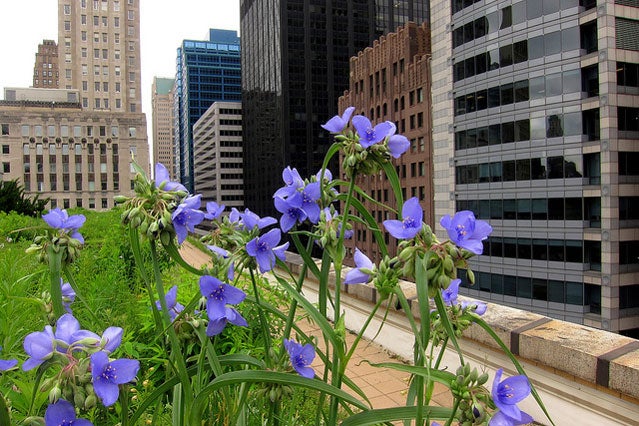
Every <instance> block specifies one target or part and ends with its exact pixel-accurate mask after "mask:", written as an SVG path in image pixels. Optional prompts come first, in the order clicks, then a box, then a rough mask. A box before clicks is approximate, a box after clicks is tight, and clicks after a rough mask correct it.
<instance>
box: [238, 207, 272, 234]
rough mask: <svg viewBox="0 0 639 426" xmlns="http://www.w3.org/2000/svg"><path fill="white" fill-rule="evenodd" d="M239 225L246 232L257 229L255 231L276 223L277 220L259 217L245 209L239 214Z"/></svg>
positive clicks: (269, 217)
mask: <svg viewBox="0 0 639 426" xmlns="http://www.w3.org/2000/svg"><path fill="white" fill-rule="evenodd" d="M239 216H240V219H241V223H242V225H243V226H244V228H246V229H247V230H249V231H251V230H253V229H255V227H257V229H263V228H266V227H267V226H270V225H273V224H274V223H277V220H276V219H275V218H274V217H271V216H265V217H259V216H258V215H257V214H255V213H253V212H252V211H250V210H249V209H245V210H244V213H240V214H239Z"/></svg>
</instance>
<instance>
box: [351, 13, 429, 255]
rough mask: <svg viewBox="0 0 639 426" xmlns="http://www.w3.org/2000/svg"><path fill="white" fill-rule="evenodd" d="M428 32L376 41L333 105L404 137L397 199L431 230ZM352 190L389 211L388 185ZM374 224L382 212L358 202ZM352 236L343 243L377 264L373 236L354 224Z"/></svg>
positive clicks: (354, 62) (408, 31)
mask: <svg viewBox="0 0 639 426" xmlns="http://www.w3.org/2000/svg"><path fill="white" fill-rule="evenodd" d="M429 60H430V30H429V28H428V24H427V23H424V24H422V25H419V26H418V25H417V24H415V23H412V22H409V23H407V24H406V25H404V26H403V27H400V28H399V29H398V30H397V32H395V33H390V34H388V35H386V36H382V37H381V38H380V39H379V40H376V41H375V42H374V43H373V47H369V48H367V49H365V50H364V51H362V52H359V54H358V55H357V56H356V57H353V58H351V61H350V89H349V90H348V91H346V92H345V93H344V96H342V97H340V99H339V110H340V111H344V110H345V109H346V108H347V107H349V106H354V107H355V113H354V114H362V115H364V116H366V117H367V118H369V119H370V120H371V122H372V123H373V124H376V123H380V122H383V121H392V122H394V123H395V125H396V126H397V133H400V134H402V135H404V136H406V137H407V138H408V139H409V140H410V142H411V146H410V148H409V150H408V151H407V152H406V153H404V155H402V156H401V157H400V158H399V159H397V160H393V164H394V165H395V169H396V170H397V174H398V175H399V178H400V183H401V186H402V194H403V198H404V199H405V200H406V199H408V198H411V197H417V198H418V199H419V201H420V204H421V206H422V208H423V210H424V221H425V222H426V223H428V224H429V225H431V226H432V225H433V203H432V200H433V186H432V181H433V180H432V148H431V132H430V129H431V127H430V123H431V118H430V110H431V105H430V96H429V93H430V68H429ZM357 184H358V185H359V186H360V187H361V188H362V189H363V190H364V191H365V192H366V193H367V194H369V195H370V196H371V197H373V198H374V199H375V200H377V201H380V202H382V203H384V204H388V205H390V207H392V208H399V209H400V210H401V206H396V205H394V202H393V200H394V197H393V194H392V189H391V186H390V183H389V182H388V180H386V179H383V178H382V174H381V173H380V175H378V176H365V177H359V178H358V180H357ZM364 204H365V206H366V207H367V208H368V210H369V211H370V212H371V213H372V214H373V216H374V217H375V219H376V220H377V222H378V223H381V222H382V221H383V220H386V219H395V217H390V216H389V213H388V210H387V209H383V208H380V207H379V206H377V205H376V204H374V203H371V202H367V201H365V202H364ZM354 231H355V235H354V237H353V239H352V240H350V241H347V243H346V244H348V245H350V248H351V250H352V249H353V248H354V247H357V248H359V249H360V250H362V251H363V252H365V253H366V254H367V255H368V256H369V257H370V258H371V259H372V260H373V261H378V260H380V253H379V251H378V246H377V244H376V242H375V239H374V237H373V233H372V232H371V231H370V230H368V229H366V228H365V227H364V226H363V225H361V224H354ZM384 238H385V240H386V243H387V245H388V248H389V252H390V253H392V254H394V253H395V250H396V247H397V241H396V240H395V239H394V238H392V237H391V236H390V235H389V234H388V233H387V232H385V233H384Z"/></svg>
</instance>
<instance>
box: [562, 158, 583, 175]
mask: <svg viewBox="0 0 639 426" xmlns="http://www.w3.org/2000/svg"><path fill="white" fill-rule="evenodd" d="M582 176H583V164H582V158H581V155H567V156H565V157H564V177H566V178H578V177H582Z"/></svg>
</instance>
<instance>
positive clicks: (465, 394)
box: [450, 364, 490, 426]
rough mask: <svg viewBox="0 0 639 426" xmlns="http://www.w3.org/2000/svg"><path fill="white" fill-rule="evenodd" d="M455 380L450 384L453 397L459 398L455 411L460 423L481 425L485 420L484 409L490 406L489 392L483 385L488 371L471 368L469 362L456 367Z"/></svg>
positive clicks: (486, 380) (486, 379) (467, 425)
mask: <svg viewBox="0 0 639 426" xmlns="http://www.w3.org/2000/svg"><path fill="white" fill-rule="evenodd" d="M455 374H456V377H455V380H453V381H452V383H451V384H450V390H451V393H452V394H453V398H455V399H456V400H459V409H458V411H457V415H458V421H459V424H460V425H464V426H473V425H482V424H485V422H486V411H487V410H486V409H487V408H490V392H489V391H488V389H486V388H485V387H484V385H485V384H486V382H488V373H481V374H480V373H479V372H478V371H477V369H476V368H473V369H472V370H471V368H470V365H469V364H464V365H462V366H460V367H459V368H458V369H457V372H456V373H455Z"/></svg>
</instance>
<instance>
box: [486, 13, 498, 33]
mask: <svg viewBox="0 0 639 426" xmlns="http://www.w3.org/2000/svg"><path fill="white" fill-rule="evenodd" d="M486 20H487V21H488V33H494V32H496V31H499V12H493V13H489V14H488V16H487V17H486Z"/></svg>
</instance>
